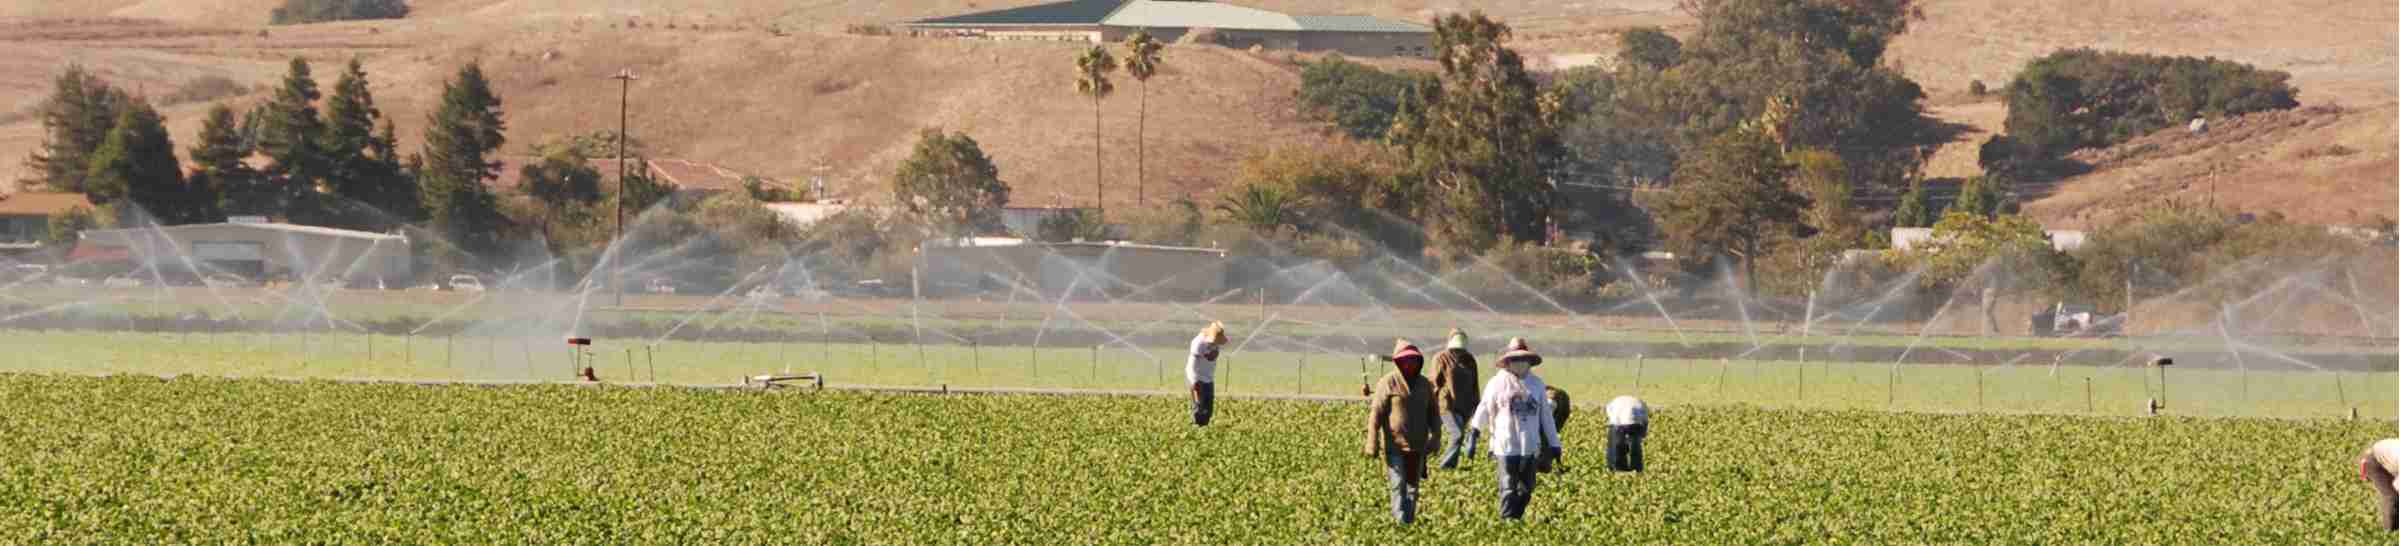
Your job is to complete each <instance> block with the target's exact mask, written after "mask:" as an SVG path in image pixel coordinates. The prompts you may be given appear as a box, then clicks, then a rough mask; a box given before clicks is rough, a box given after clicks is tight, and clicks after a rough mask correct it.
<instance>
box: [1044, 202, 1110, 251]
mask: <svg viewBox="0 0 2400 546" xmlns="http://www.w3.org/2000/svg"><path fill="white" fill-rule="evenodd" d="M1033 231H1034V235H1033V238H1034V239H1036V240H1039V241H1042V242H1045V243H1064V242H1069V241H1074V240H1076V239H1082V240H1085V241H1099V240H1103V239H1107V238H1108V226H1107V224H1103V223H1101V222H1100V211H1097V210H1091V209H1073V210H1069V211H1066V212H1061V213H1058V214H1052V215H1049V216H1044V217H1042V221H1041V223H1039V224H1035V225H1034V230H1033Z"/></svg>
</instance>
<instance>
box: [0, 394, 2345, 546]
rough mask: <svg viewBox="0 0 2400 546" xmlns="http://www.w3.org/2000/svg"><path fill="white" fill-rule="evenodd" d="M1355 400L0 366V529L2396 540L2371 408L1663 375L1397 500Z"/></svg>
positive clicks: (313, 533)
mask: <svg viewBox="0 0 2400 546" xmlns="http://www.w3.org/2000/svg"><path fill="white" fill-rule="evenodd" d="M1361 411H1363V408H1362V407H1361V406H1360V405H1358V404H1356V403H1320V402H1288V401H1251V400H1227V401H1224V402H1223V403H1222V406H1221V409H1220V411H1219V417H1218V419H1219V420H1218V423H1217V424H1216V425H1215V426H1212V427H1209V428H1207V429H1204V430H1195V429H1193V428H1191V427H1189V426H1188V425H1186V424H1184V423H1183V422H1182V421H1183V415H1182V405H1181V403H1180V402H1179V401H1177V400H1174V399H1171V398H1147V397H1134V398H1125V397H1052V396H950V397H941V396H912V395H866V394H833V393H826V394H811V393H802V392H793V391H783V392H775V393H759V392H722V391H697V390H684V389H616V388H596V389H595V388H576V387H568V386H544V387H510V388H488V387H421V386H403V385H350V384H329V383H290V382H278V381H258V380H226V379H176V380H159V379H154V378H133V377H115V378H88V377H66V376H35V375H0V435H5V437H7V438H9V441H7V442H0V542H23V543H143V544H151V543H194V542H283V543H288V542H310V543H349V542H402V543H524V542H541V543H608V544H623V543H852V542H866V543H906V544H918V543H995V542H1042V543H1057V542H1109V543H1137V542H1138V543H1328V542H1344V543H1353V542H1354V543H1395V542H1401V541H1416V540H1440V541H1451V542H1473V543H1497V542H1536V543H1554V544H1567V543H1617V542H1630V543H1668V542H1673V543H1706V544H1765V543H1778V544H1780V543H1799V542H1859V543H2107V544H2159V543H2212V544H2224V543H2234V544H2289V543H2310V544H2368V543H2388V541H2389V539H2388V537H2387V536H2386V535H2384V534H2382V533H2380V532H2378V531H2375V530H2374V529H2372V527H2373V526H2372V523H2371V520H2370V517H2369V513H2368V512H2367V511H2366V506H2367V504H2366V503H2365V502H2364V501H2365V495H2366V494H2367V493H2366V490H2365V488H2364V487H2362V486H2359V485H2358V484H2357V483H2356V478H2355V477H2354V476H2353V469H2352V468H2351V467H2350V465H2349V463H2350V461H2351V457H2353V456H2355V454H2356V453H2357V450H2358V449H2359V447H2360V446H2363V445H2365V444H2366V443H2367V442H2369V441H2371V440H2372V439H2373V438H2375V437H2377V436H2378V435H2379V434H2384V433H2388V432H2389V425H2388V424H2383V423H2375V424H2368V423H2350V422H2340V421H2326V420H2318V421H2306V422H2292V421H2282V420H2242V419H2217V420H2207V419H2184V418H2160V419H2122V418H2093V417H2062V416H1991V415H1979V416H1961V415H1932V414H1907V413H1878V412H1860V411H1818V410H1765V409H1754V408H1743V407H1726V406H1688V405H1662V406H1661V407H1660V408H1658V411H1657V413H1656V417H1655V422H1654V432H1653V435H1652V438H1651V442H1650V453H1649V457H1648V458H1649V467H1650V470H1651V471H1650V472H1649V473H1647V474H1646V475H1640V476H1633V475H1618V474H1609V473H1605V472H1601V471H1599V468H1600V467H1599V465H1598V464H1596V463H1597V459H1598V456H1599V452H1600V443H1601V439H1600V438H1601V437H1602V436H1603V435H1602V434H1601V429H1600V428H1599V427H1596V426H1592V425H1590V424H1587V423H1589V421H1583V420H1578V421H1577V422H1575V423H1574V424H1572V425H1570V427H1569V428H1568V429H1567V430H1566V433H1565V437H1564V438H1565V442H1566V443H1567V445H1568V456H1567V457H1568V459H1567V465H1568V466H1569V468H1570V469H1571V471H1570V472H1568V473H1566V474H1559V475H1544V476H1543V477H1542V479H1543V480H1544V481H1543V483H1542V485H1541V489H1540V490H1539V492H1538V493H1537V494H1536V497H1535V501H1534V504H1533V510H1532V512H1531V515H1530V519H1529V521H1527V522H1524V523H1523V524H1521V525H1503V524H1499V523H1497V522H1496V521H1495V518H1494V517H1493V506H1492V505H1493V495H1492V472H1491V467H1490V462H1489V460H1488V459H1482V460H1474V461H1470V462H1469V464H1468V465H1467V466H1466V467H1465V468H1462V469H1460V470H1454V471H1439V470H1437V471H1436V473H1435V475H1434V477H1433V478H1432V479H1431V480H1430V481H1428V482H1427V484H1426V486H1425V498H1424V505H1423V506H1424V508H1423V519H1422V520H1421V521H1420V523H1419V525H1417V526H1415V527H1413V528H1408V529H1402V528H1398V527H1396V526H1394V525H1392V524H1390V523H1389V522H1388V520H1387V516H1386V510H1385V509H1384V506H1383V505H1382V503H1383V502H1384V498H1385V497H1384V493H1383V490H1382V488H1383V482H1382V477H1381V473H1380V470H1379V468H1378V467H1377V463H1375V462H1372V461H1369V460H1367V459H1365V458H1363V457H1360V456H1359V455H1358V452H1357V445H1358V440H1357V434H1358V431H1357V430H1356V429H1357V426H1358V422H1359V414H1360V412H1361Z"/></svg>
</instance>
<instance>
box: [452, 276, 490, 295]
mask: <svg viewBox="0 0 2400 546" xmlns="http://www.w3.org/2000/svg"><path fill="white" fill-rule="evenodd" d="M450 289H451V290H457V291H460V292H482V291H483V279H478V278H475V276H474V275H451V276H450Z"/></svg>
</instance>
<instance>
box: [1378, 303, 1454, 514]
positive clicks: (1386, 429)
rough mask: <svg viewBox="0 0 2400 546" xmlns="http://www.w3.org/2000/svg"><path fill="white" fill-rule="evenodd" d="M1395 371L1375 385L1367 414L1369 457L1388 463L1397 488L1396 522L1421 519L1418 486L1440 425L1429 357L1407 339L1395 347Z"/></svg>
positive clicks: (1394, 489) (1389, 475) (1386, 469)
mask: <svg viewBox="0 0 2400 546" xmlns="http://www.w3.org/2000/svg"><path fill="white" fill-rule="evenodd" d="M1391 361H1392V372H1391V373H1387V374H1384V376H1383V379H1382V380H1380V381H1377V382H1376V384H1375V395H1374V398H1373V401H1372V402H1371V403H1369V404H1368V409H1367V444H1366V449H1365V451H1366V455H1367V456H1368V457H1380V458H1382V459H1383V469H1384V475H1385V477H1387V478H1389V479H1390V480H1391V484H1392V518H1394V519H1397V520H1400V523H1403V524H1407V523H1414V522H1416V520H1417V483H1418V482H1419V481H1421V480H1423V479H1425V456H1426V455H1427V454H1429V453H1431V452H1432V451H1433V443H1434V440H1435V439H1436V438H1438V436H1437V435H1436V434H1435V433H1434V427H1436V426H1438V425H1436V424H1435V423H1439V422H1440V421H1439V420H1438V419H1439V416H1438V415H1437V412H1438V411H1439V408H1438V406H1436V405H1435V404H1434V392H1435V391H1434V387H1433V383H1432V382H1430V381H1426V380H1425V376H1424V373H1423V372H1424V369H1425V355H1424V354H1422V353H1420V352H1418V351H1417V346H1416V345H1411V344H1409V343H1408V341H1407V340H1394V341H1393V342H1392V356H1391Z"/></svg>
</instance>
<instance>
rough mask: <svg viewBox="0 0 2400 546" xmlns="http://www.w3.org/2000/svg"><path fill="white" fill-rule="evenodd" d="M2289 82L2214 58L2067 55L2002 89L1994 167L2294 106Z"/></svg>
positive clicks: (2278, 74) (2038, 63)
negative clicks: (2004, 111)
mask: <svg viewBox="0 0 2400 546" xmlns="http://www.w3.org/2000/svg"><path fill="white" fill-rule="evenodd" d="M2290 80H2291V74H2289V73H2285V72H2282V71H2275V70H2261V69H2258V68H2256V67H2252V66H2250V65H2246V64H2241V63H2236V62H2232V61H2222V60H2217V59H2214V58H2210V59H2201V58H2195V57H2164V56H2157V55H2140V54H2132V53H2117V52H2103V51H2095V50H2091V49H2072V50H2066V51H2060V52H2057V53H2052V54H2050V55H2049V56H2045V57H2042V58H2039V59H2034V60H2033V61H2032V62H2030V63H2027V64H2026V65H2025V68H2024V70H2022V71H2020V72H2018V75H2017V78H2016V80H2015V81H2012V82H2010V83H2009V85H2008V89H2007V97H2006V99H2007V101H2008V120H2007V122H2006V127H2007V133H2008V136H2009V137H2010V138H2011V139H2012V140H2013V141H2014V143H2015V145H2014V146H2010V147H2006V148H2004V150H2005V151H2007V152H2009V153H2007V154H1995V153H1988V152H1993V151H1999V150H1987V153H1985V154H1983V157H1982V159H1984V160H1985V162H1984V168H1985V169H1986V170H1992V169H1993V168H1994V166H1995V165H1996V164H2000V163H2005V161H2002V160H2019V161H2022V160H2041V159H2049V158H2056V157H2060V156H2063V155H2065V154H2066V153H2067V152H2071V151H2074V150H2076V149H2079V148H2090V147H2100V146H2107V145H2110V144H2115V143H2119V142H2124V141H2126V140H2130V139H2132V138H2133V137H2136V136H2141V135H2143V134H2148V133H2150V132H2152V131H2157V130H2159V129H2164V128H2167V127H2170V126H2173V125H2176V124H2179V123H2182V122H2184V121H2187V120H2190V119H2191V118H2192V117H2194V116H2208V117H2221V116H2232V115H2240V114H2246V113H2250V112H2257V111H2263V110H2282V109H2290V108H2293V107H2297V106H2299V105H2300V102H2299V101H2298V100H2296V99H2294V98H2293V97H2295V96H2297V95H2298V94H2299V90H2298V89H2295V88H2293V87H2292V86H2291V83H2290Z"/></svg>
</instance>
